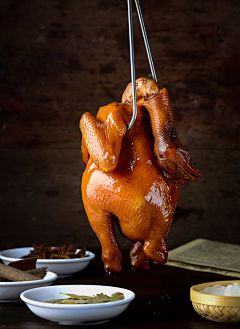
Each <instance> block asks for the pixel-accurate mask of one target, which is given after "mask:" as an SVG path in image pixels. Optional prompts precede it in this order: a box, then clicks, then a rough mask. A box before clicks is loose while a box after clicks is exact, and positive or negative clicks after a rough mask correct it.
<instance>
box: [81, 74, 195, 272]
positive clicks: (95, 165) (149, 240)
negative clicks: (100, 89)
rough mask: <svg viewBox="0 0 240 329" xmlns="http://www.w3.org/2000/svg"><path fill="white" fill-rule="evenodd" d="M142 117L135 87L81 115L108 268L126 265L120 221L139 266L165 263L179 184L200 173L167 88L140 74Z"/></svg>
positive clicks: (94, 220)
mask: <svg viewBox="0 0 240 329" xmlns="http://www.w3.org/2000/svg"><path fill="white" fill-rule="evenodd" d="M136 91H137V118H136V121H135V123H134V125H133V127H132V128H131V129H130V130H129V131H127V127H128V124H129V122H130V120H131V117H132V113H133V107H132V85H131V83H130V84H129V85H128V86H127V88H126V90H125V91H124V93H123V96H122V103H117V102H114V103H112V104H109V105H106V106H104V107H101V108H100V109H99V111H98V114H97V116H96V118H95V117H94V116H93V115H91V114H90V113H89V112H87V113H84V114H83V116H82V118H81V120H80V129H81V132H82V156H83V161H84V162H85V164H86V169H85V171H84V173H83V177H82V198H83V203H84V207H85V211H86V213H87V216H88V219H89V223H90V225H91V227H92V229H93V230H94V232H95V233H96V235H97V236H98V238H99V240H100V243H101V246H102V260H103V262H104V267H105V271H106V273H108V274H109V273H111V272H116V273H118V272H121V271H122V253H121V249H120V246H119V244H118V242H117V240H116V235H115V224H117V226H118V228H120V230H121V232H122V234H123V235H124V236H125V237H126V238H128V239H129V240H131V241H132V242H133V247H132V249H131V252H130V258H131V265H132V268H133V270H140V271H142V270H147V269H149V268H150V266H151V263H152V261H155V262H157V263H159V264H161V265H164V263H165V262H166V261H167V255H168V248H167V242H166V237H167V234H168V231H169V228H170V226H171V223H172V220H173V216H174V212H175V209H176V205H177V201H178V196H179V192H178V187H177V185H182V184H185V183H187V182H189V181H191V180H193V181H195V180H198V179H200V177H201V175H200V174H199V172H198V171H197V170H196V169H194V167H193V165H192V162H191V159H190V155H189V152H188V149H187V148H186V147H184V146H182V144H181V142H180V140H179V138H178V136H177V132H176V127H175V121H174V118H173V114H172V111H171V106H170V101H169V96H168V92H167V90H166V89H165V88H163V89H161V88H160V87H159V85H158V84H157V83H156V82H155V81H153V80H150V79H146V78H140V79H137V80H136Z"/></svg>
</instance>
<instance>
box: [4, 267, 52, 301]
mask: <svg viewBox="0 0 240 329" xmlns="http://www.w3.org/2000/svg"><path fill="white" fill-rule="evenodd" d="M57 277H58V276H57V274H55V273H52V272H49V271H48V272H46V275H45V277H44V278H43V279H41V280H35V281H21V282H0V303H8V302H19V301H20V300H21V299H20V294H21V293H22V292H23V291H25V290H28V289H32V288H37V287H43V286H50V285H51V284H52V283H53V281H55V280H56V279H57Z"/></svg>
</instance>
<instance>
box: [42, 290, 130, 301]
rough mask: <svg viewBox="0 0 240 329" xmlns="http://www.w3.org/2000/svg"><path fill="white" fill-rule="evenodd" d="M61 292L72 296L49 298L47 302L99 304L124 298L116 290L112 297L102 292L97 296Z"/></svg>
mask: <svg viewBox="0 0 240 329" xmlns="http://www.w3.org/2000/svg"><path fill="white" fill-rule="evenodd" d="M60 294H63V295H67V296H70V298H63V299H52V300H48V301H46V302H45V303H54V304H97V303H108V302H116V301H118V300H122V299H124V295H123V294H122V293H120V292H116V293H114V294H112V295H111V297H109V296H107V295H105V294H103V293H101V294H97V295H96V296H81V295H75V294H66V293H63V292H60Z"/></svg>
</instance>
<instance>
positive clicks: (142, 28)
mask: <svg viewBox="0 0 240 329" xmlns="http://www.w3.org/2000/svg"><path fill="white" fill-rule="evenodd" d="M135 4H136V8H137V13H138V18H139V22H140V25H141V30H142V35H143V39H144V44H145V48H146V52H147V56H148V61H149V65H150V69H151V73H152V77H153V79H154V80H155V81H156V82H157V75H156V72H155V68H154V64H153V59H152V54H151V50H150V46H149V42H148V37H147V32H146V29H145V25H144V20H143V16H142V11H141V8H140V3H139V0H135ZM127 5H128V29H129V48H130V65H131V80H132V99H133V115H132V118H131V121H130V123H129V125H128V128H127V130H129V129H131V128H132V126H133V125H134V123H135V121H136V118H137V96H136V78H135V62H134V43H133V22H132V2H131V0H127Z"/></svg>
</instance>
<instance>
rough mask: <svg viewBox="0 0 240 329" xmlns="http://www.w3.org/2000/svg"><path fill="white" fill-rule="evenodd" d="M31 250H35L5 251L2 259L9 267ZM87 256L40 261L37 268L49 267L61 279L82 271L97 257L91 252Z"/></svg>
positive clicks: (0, 254)
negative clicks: (9, 264)
mask: <svg viewBox="0 0 240 329" xmlns="http://www.w3.org/2000/svg"><path fill="white" fill-rule="evenodd" d="M31 250H33V248H30V247H27V248H15V249H8V250H3V251H1V252H0V258H1V259H2V261H3V263H4V264H5V265H8V263H10V262H15V261H17V260H20V259H21V257H22V256H25V255H28V254H29V253H30V251H31ZM79 250H80V249H78V250H77V252H78V251H79ZM86 255H88V257H83V258H73V259H38V260H37V263H36V267H37V268H38V267H47V270H48V271H51V272H54V273H56V274H57V275H58V277H59V278H64V277H67V276H71V275H73V274H74V273H77V272H80V271H82V270H83V269H84V268H85V267H87V266H88V264H89V263H90V261H91V260H92V259H93V258H94V257H95V255H94V253H92V252H90V251H86Z"/></svg>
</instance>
